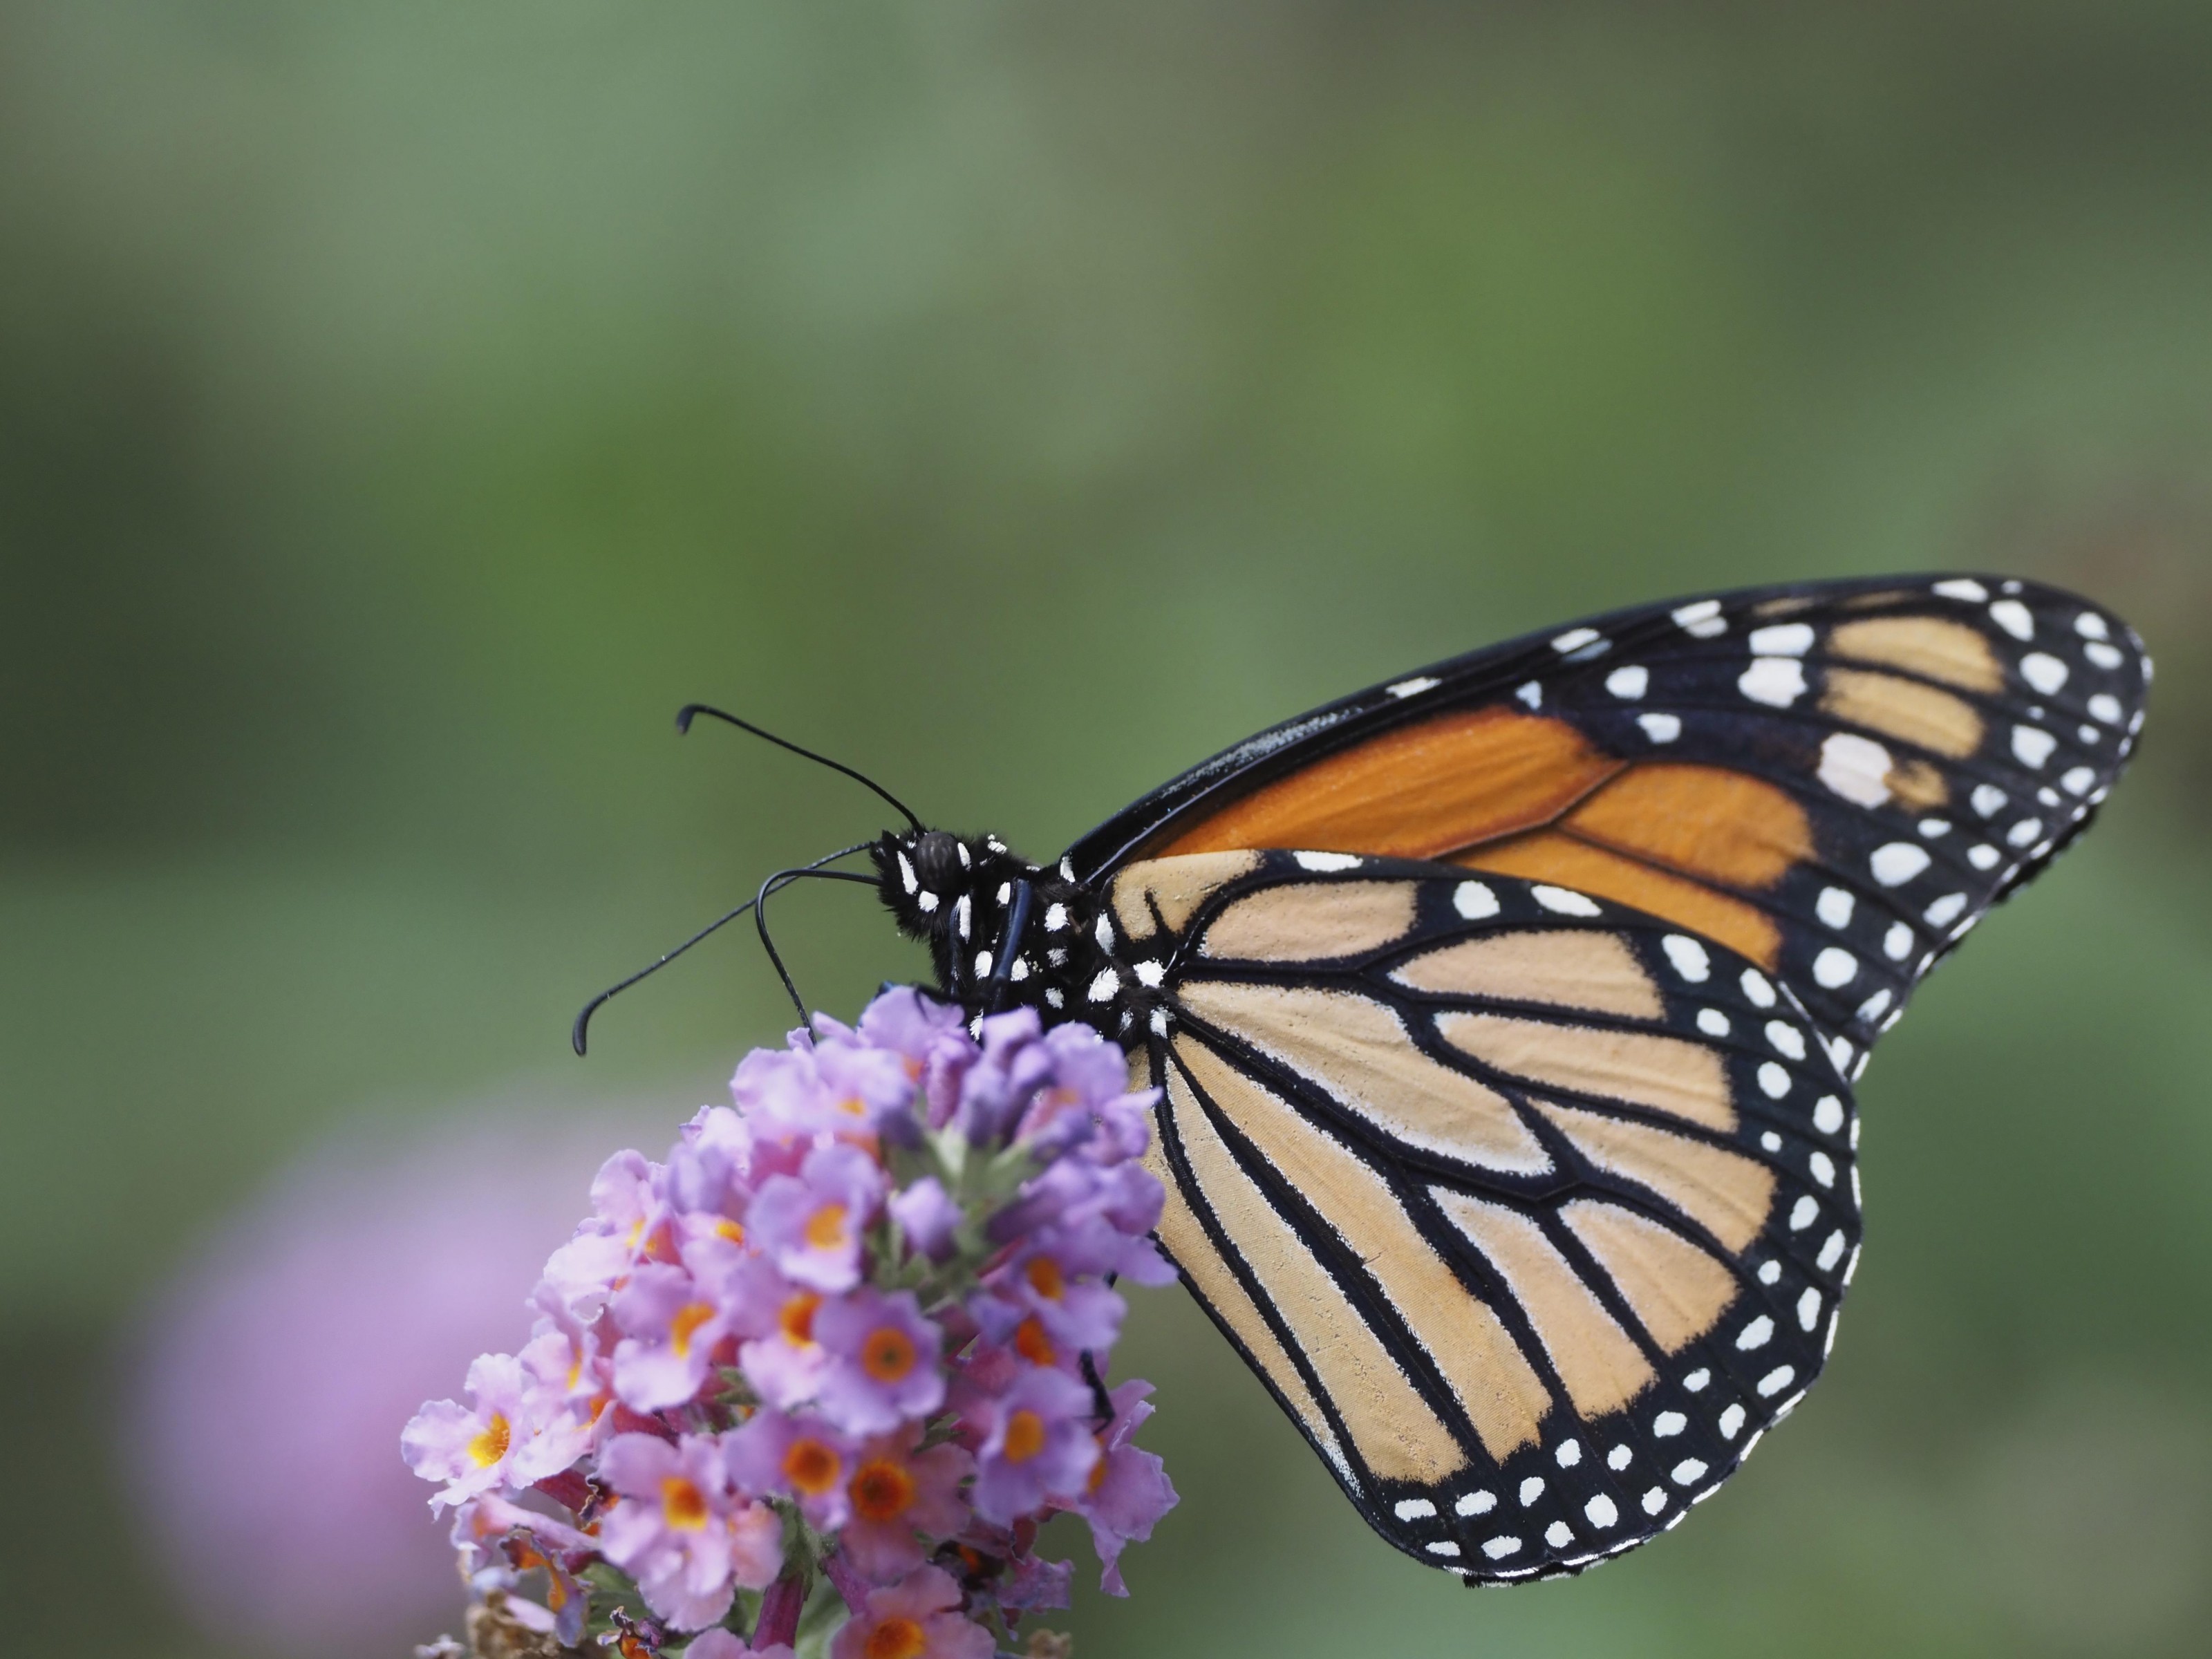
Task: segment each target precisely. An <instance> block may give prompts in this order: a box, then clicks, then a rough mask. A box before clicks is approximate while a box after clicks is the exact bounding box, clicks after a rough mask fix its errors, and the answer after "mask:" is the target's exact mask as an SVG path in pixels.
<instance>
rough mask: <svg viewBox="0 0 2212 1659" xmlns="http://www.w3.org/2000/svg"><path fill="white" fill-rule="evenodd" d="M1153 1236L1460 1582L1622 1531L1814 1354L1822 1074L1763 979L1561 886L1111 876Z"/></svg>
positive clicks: (1845, 1141) (1683, 1487) (1740, 1449)
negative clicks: (1159, 1216)
mask: <svg viewBox="0 0 2212 1659" xmlns="http://www.w3.org/2000/svg"><path fill="white" fill-rule="evenodd" d="M1111 898H1112V908H1113V912H1114V916H1115V922H1116V923H1117V929H1116V931H1117V933H1118V935H1119V938H1118V939H1117V954H1119V955H1121V957H1123V959H1124V960H1126V961H1127V963H1128V964H1129V965H1130V967H1131V969H1132V971H1133V973H1134V974H1135V975H1137V976H1138V977H1139V979H1140V980H1142V981H1144V982H1145V983H1146V984H1148V985H1153V986H1156V987H1158V990H1159V992H1160V994H1161V997H1162V1006H1161V1007H1160V1009H1159V1010H1158V1013H1159V1018H1156V1019H1155V1020H1154V1021H1153V1022H1152V1026H1151V1028H1150V1030H1149V1033H1148V1036H1149V1041H1148V1042H1146V1043H1145V1045H1144V1046H1143V1048H1141V1050H1140V1052H1139V1055H1138V1064H1139V1071H1140V1074H1141V1075H1145V1076H1147V1077H1148V1078H1149V1080H1150V1081H1151V1082H1152V1083H1154V1084H1156V1085H1158V1086H1160V1087H1161V1088H1162V1089H1163V1090H1164V1099H1163V1102H1162V1105H1161V1108H1160V1114H1159V1129H1160V1133H1159V1134H1158V1139H1157V1147H1156V1152H1155V1159H1156V1165H1157V1168H1158V1172H1159V1173H1160V1174H1161V1175H1162V1176H1163V1178H1164V1181H1165V1182H1166V1184H1167V1185H1168V1187H1169V1188H1170V1200H1169V1207H1168V1212H1167V1214H1166V1215H1165V1217H1164V1218H1163V1221H1162V1224H1161V1228H1160V1237H1161V1240H1162V1242H1163V1243H1164V1245H1165V1246H1166V1247H1167V1249H1168V1250H1169V1252H1170V1255H1173V1256H1174V1257H1175V1258H1176V1261H1177V1263H1178V1265H1179V1266H1180V1267H1182V1270H1183V1273H1184V1275H1185V1277H1186V1279H1187V1280H1188V1282H1189V1283H1190V1285H1191V1286H1192V1288H1193V1289H1194V1291H1195V1292H1196V1293H1197V1294H1198V1295H1199V1296H1200V1298H1201V1299H1202V1300H1203V1301H1204V1302H1205V1303H1206V1305H1207V1306H1208V1308H1209V1309H1210V1310H1212V1313H1213V1315H1214V1316H1215V1318H1216V1319H1217V1321H1218V1322H1219V1323H1220V1324H1221V1325H1222V1327H1223V1328H1224V1329H1225V1331H1226V1332H1227V1333H1228V1334H1230V1335H1231V1339H1232V1340H1235V1341H1236V1342H1237V1345H1238V1346H1239V1347H1240V1349H1241V1350H1242V1351H1243V1352H1244V1354H1245V1356H1246V1358H1248V1359H1249V1360H1250V1361H1251V1362H1252V1364H1253V1365H1254V1368H1255V1370H1258V1371H1259V1372H1260V1374H1261V1376H1263V1377H1264V1378H1266V1379H1267V1382H1268V1383H1269V1384H1270V1386H1271V1387H1272V1388H1273V1391H1274V1392H1275V1394H1276V1395H1277V1397H1278V1399H1279V1401H1281V1402H1282V1404H1283V1405H1284V1407H1285V1410H1286V1411H1288V1412H1289V1413H1290V1414H1291V1417H1292V1418H1293V1419H1295V1420H1296V1421H1297V1422H1298V1424H1299V1425H1300V1427H1301V1428H1302V1429H1303V1430H1304V1432H1305V1433H1306V1435H1307V1437H1309V1439H1310V1440H1311V1441H1312V1442H1313V1443H1314V1445H1315V1447H1316V1449H1317V1450H1319V1451H1320V1452H1321V1454H1322V1456H1323V1458H1324V1459H1325V1460H1326V1461H1327V1462H1328V1463H1329V1465H1330V1466H1331V1468H1333V1469H1334V1471H1335V1473H1336V1474H1337V1477H1338V1479H1339V1480H1340V1482H1341V1484H1342V1485H1343V1486H1344V1487H1345V1490H1346V1492H1347V1493H1348V1494H1349V1495H1350V1496H1351V1497H1352V1501H1353V1502H1354V1503H1355V1504H1357V1505H1358V1507H1359V1509H1360V1511H1361V1513H1362V1514H1363V1515H1364V1516H1366V1518H1367V1519H1368V1520H1369V1522H1370V1523H1371V1524H1373V1525H1374V1526H1375V1527H1376V1528H1377V1530H1379V1531H1381V1532H1382V1533H1383V1534H1384V1535H1385V1536H1387V1537H1389V1539H1390V1540H1391V1541H1393V1542H1394V1543H1395V1544H1397V1545H1398V1546H1399V1547H1401V1548H1402V1549H1404V1550H1406V1551H1407V1553H1411V1554H1413V1555H1415V1556H1416V1557H1418V1558H1419V1559H1422V1560H1424V1561H1426V1562H1429V1563H1431V1565H1439V1566H1443V1567H1448V1568H1450V1569H1453V1570H1455V1571H1460V1572H1462V1573H1463V1574H1465V1575H1467V1576H1468V1577H1469V1578H1471V1579H1473V1580H1475V1581H1478V1582H1494V1581H1501V1580H1510V1579H1513V1578H1520V1577H1530V1576H1534V1575H1537V1574H1541V1573H1546V1572H1555V1571H1573V1570H1577V1569H1579V1568H1580V1567H1582V1566H1584V1565H1589V1563H1590V1562H1592V1561H1594V1560H1596V1559H1602V1558H1603V1557H1605V1556H1607V1555H1609V1554H1612V1553H1618V1552H1619V1551H1620V1550H1622V1549H1626V1548H1628V1547H1632V1546H1633V1545H1634V1544H1636V1543H1638V1542H1641V1541H1644V1539H1647V1538H1649V1537H1650V1536H1652V1535H1653V1534H1656V1532H1658V1531H1660V1530H1662V1528H1665V1527H1666V1526H1668V1524H1670V1523H1671V1522H1673V1521H1674V1520H1675V1519H1677V1518H1679V1516H1680V1515H1681V1514H1682V1513H1683V1511H1684V1510H1686V1507H1687V1505H1688V1504H1690V1503H1692V1502H1693V1501H1695V1500H1696V1499H1697V1498H1699V1497H1700V1496H1702V1495H1703V1494H1704V1493H1705V1492H1708V1491H1710V1490H1711V1488H1712V1487H1713V1486H1715V1485H1716V1484H1717V1482H1718V1481H1720V1480H1722V1479H1723V1478H1724V1477H1725V1476H1726V1475H1727V1474H1729V1472H1730V1471H1731V1470H1732V1469H1733V1468H1735V1465H1736V1463H1737V1462H1739V1461H1740V1460H1741V1456H1742V1455H1743V1454H1744V1453H1745V1452H1747V1450H1748V1449H1749V1448H1750V1445H1751V1443H1753V1441H1754V1440H1755V1439H1756V1438H1757V1437H1758V1436H1759V1433H1760V1432H1761V1431H1763V1430H1764V1429H1765V1426H1766V1425H1768V1424H1769V1423H1771V1421H1772V1420H1773V1419H1775V1418H1776V1417H1777V1416H1778V1414H1780V1413H1782V1412H1783V1411H1785V1410H1787V1409H1788V1407H1790V1405H1791V1404H1794V1402H1795V1401H1796V1398H1797V1396H1798V1395H1801V1394H1802V1392H1803V1390H1804V1389H1805V1388H1806V1386H1807V1385H1808V1384H1809V1383H1810V1382H1811V1381H1812V1379H1813V1377H1814V1376H1815V1375H1816V1374H1817V1372H1818V1370H1819V1369H1820V1364H1821V1362H1822V1360H1823V1358H1824V1357H1825V1354H1826V1345H1827V1343H1828V1341H1829V1340H1830V1336H1831V1334H1832V1328H1833V1321H1834V1317H1835V1309H1836V1305H1837V1303H1838V1300H1839V1298H1840V1297H1841V1294H1842V1291H1843V1288H1844V1283H1845V1281H1846V1279H1847V1278H1848V1276H1849V1273H1850V1267H1851V1265H1852V1263H1853V1261H1854V1260H1855V1257H1856V1254H1857V1241H1858V1223H1857V1193H1856V1185H1855V1179H1856V1178H1855V1175H1854V1171H1853V1160H1852V1143H1853V1139H1854V1133H1853V1119H1852V1110H1851V1106H1850V1089H1849V1086H1848V1084H1847V1083H1846V1082H1845V1080H1844V1078H1843V1077H1842V1076H1841V1075H1840V1074H1839V1073H1838V1069H1837V1067H1836V1066H1835V1064H1834V1060H1833V1059H1832V1056H1831V1055H1830V1054H1829V1053H1828V1052H1826V1050H1825V1049H1824V1048H1823V1047H1822V1046H1821V1045H1820V1042H1819V1040H1818V1034H1817V1033H1816V1032H1815V1031H1814V1030H1813V1028H1812V1025H1811V1023H1810V1022H1809V1021H1808V1019H1807V1018H1805V1016H1804V1013H1803V1011H1802V1008H1801V1007H1799V1006H1796V1002H1795V1000H1794V999H1793V998H1792V997H1791V996H1790V994H1789V992H1788V991H1787V990H1786V989H1785V988H1783V987H1778V986H1777V985H1776V983H1775V982H1774V981H1773V980H1772V979H1771V977H1770V976H1769V975H1766V974H1765V972H1763V971H1762V970H1761V969H1759V968H1758V967H1757V966H1756V965H1755V964H1753V963H1751V962H1749V961H1748V960H1747V959H1745V958H1744V957H1741V956H1739V955H1737V954H1735V953H1733V952H1731V951H1729V950H1728V949H1727V948H1726V947H1725V946H1723V945H1719V944H1717V943H1716V942H1714V941H1711V940H1708V939H1700V938H1699V937H1697V936H1695V935H1693V934H1692V933H1688V932H1686V931H1684V930H1682V929H1680V928H1679V927H1676V926H1674V924H1672V923H1670V922H1668V921H1664V920H1662V919H1658V918H1654V917H1651V916H1649V915H1642V914H1640V913H1638V912H1636V911H1633V910H1631V909H1628V908H1624V907H1622V906H1620V905H1617V904H1614V903H1613V902H1609V901H1607V900H1603V899H1594V898H1591V897H1589V896H1585V895H1583V894H1580V893H1577V892H1575V891H1572V890H1568V889H1565V888H1564V887H1560V886H1558V885H1554V884H1545V883H1539V882H1531V881H1526V880H1522V879H1519V878H1512V877H1503V876H1491V875H1481V876H1478V875H1475V874H1474V873H1472V872H1468V871H1466V870H1461V869H1454V868H1452V867H1450V866H1439V865H1437V864H1433V863H1421V862H1413V861H1406V860H1380V859H1372V858H1366V857H1361V856H1354V855H1347V854H1312V853H1304V854H1291V853H1284V852H1268V853H1258V852H1252V851H1240V852H1231V853H1223V854H1211V855H1196V856H1188V857H1171V858H1167V859H1163V860H1148V861H1145V862H1141V863H1139V864H1136V865H1133V866H1130V867H1128V868H1127V869H1126V870H1124V871H1123V872H1121V875H1120V876H1119V877H1118V878H1116V879H1115V883H1114V884H1113V886H1112V889H1111Z"/></svg>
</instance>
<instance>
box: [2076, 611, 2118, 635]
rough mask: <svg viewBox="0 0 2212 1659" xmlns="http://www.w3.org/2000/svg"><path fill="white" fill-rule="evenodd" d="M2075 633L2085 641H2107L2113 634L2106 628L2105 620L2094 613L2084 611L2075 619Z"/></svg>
mask: <svg viewBox="0 0 2212 1659" xmlns="http://www.w3.org/2000/svg"><path fill="white" fill-rule="evenodd" d="M2074 631H2075V633H2076V634H2079V635H2081V637H2082V638H2083V639H2085V640H2101V639H2105V638H2106V637H2108V636H2109V635H2110V633H2111V630H2110V629H2107V628H2106V626H2105V619H2104V618H2103V617H2100V616H2099V615H2098V614H2097V613H2096V612H2095V611H2083V612H2082V613H2081V615H2080V616H2078V617H2075V618H2074Z"/></svg>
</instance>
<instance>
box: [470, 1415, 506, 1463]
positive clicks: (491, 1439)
mask: <svg viewBox="0 0 2212 1659" xmlns="http://www.w3.org/2000/svg"><path fill="white" fill-rule="evenodd" d="M512 1437H513V1431H511V1430H509V1429H508V1427H507V1413H505V1412H494V1413H492V1414H491V1421H490V1422H489V1423H487V1424H485V1425H483V1433H482V1434H479V1435H477V1437H475V1438H474V1439H472V1440H471V1441H470V1442H469V1456H470V1457H471V1459H473V1460H474V1461H475V1463H476V1466H477V1468H480V1469H488V1468H490V1467H491V1466H492V1465H493V1464H495V1463H496V1462H499V1460H500V1459H501V1458H502V1457H504V1456H506V1455H507V1441H508V1440H509V1439H510V1438H512Z"/></svg>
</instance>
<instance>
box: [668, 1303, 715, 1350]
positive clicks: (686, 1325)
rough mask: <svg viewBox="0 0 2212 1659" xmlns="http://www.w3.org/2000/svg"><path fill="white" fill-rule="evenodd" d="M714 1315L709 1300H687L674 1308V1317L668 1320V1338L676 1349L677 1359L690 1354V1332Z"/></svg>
mask: <svg viewBox="0 0 2212 1659" xmlns="http://www.w3.org/2000/svg"><path fill="white" fill-rule="evenodd" d="M713 1317H714V1304H713V1303H711V1302H687V1303H685V1304H684V1305H683V1306H682V1307H680V1308H678V1310H676V1317H675V1318H673V1319H671V1320H670V1321H669V1322H668V1340H669V1342H670V1344H671V1346H673V1347H674V1348H675V1350H676V1357H677V1358H678V1359H687V1358H690V1354H691V1333H692V1332H694V1331H696V1330H697V1329H698V1328H700V1327H701V1326H702V1325H703V1324H705V1323H706V1322H708V1320H710V1319H712V1318H713Z"/></svg>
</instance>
